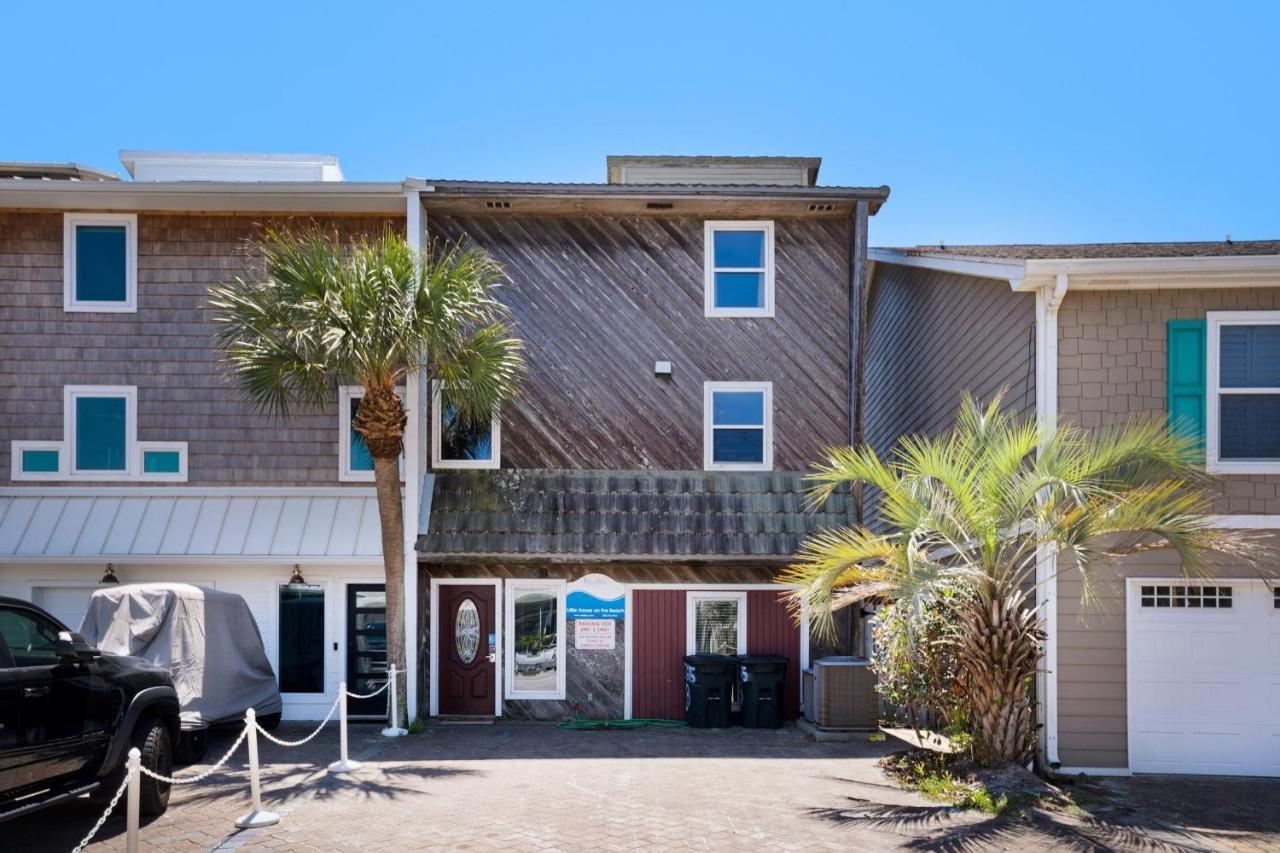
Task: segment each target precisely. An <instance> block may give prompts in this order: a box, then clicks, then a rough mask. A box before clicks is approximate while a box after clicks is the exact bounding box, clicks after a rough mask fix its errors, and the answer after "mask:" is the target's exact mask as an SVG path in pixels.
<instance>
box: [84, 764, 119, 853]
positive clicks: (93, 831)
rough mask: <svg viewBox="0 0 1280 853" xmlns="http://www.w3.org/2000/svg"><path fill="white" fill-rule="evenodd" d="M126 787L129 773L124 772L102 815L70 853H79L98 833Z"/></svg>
mask: <svg viewBox="0 0 1280 853" xmlns="http://www.w3.org/2000/svg"><path fill="white" fill-rule="evenodd" d="M128 787H129V774H128V773H126V774H125V775H124V779H123V781H121V782H120V787H119V788H118V789H116V793H115V796H114V797H112V798H111V802H109V803H107V810H106V811H105V812H103V813H102V817H100V818H98V822H97V823H95V824H94V825H93V829H91V830H89V834H88V835H86V836H85V837H84V838H83V839H81V840H80V843H79V844H77V845H76V846H75V847H74V848H72V850H71V853H80V851H82V850H84V848H85V847H87V846H88V845H89V842H90V841H92V840H93V837H94V836H95V835H97V834H98V830H99V829H102V825H103V824H104V823H106V822H107V818H109V817H111V813H112V812H113V811H115V808H116V804H117V803H119V802H120V798H121V797H122V796H124V791H125V789H126V788H128Z"/></svg>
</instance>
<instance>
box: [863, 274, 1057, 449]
mask: <svg viewBox="0 0 1280 853" xmlns="http://www.w3.org/2000/svg"><path fill="white" fill-rule="evenodd" d="M1034 328H1035V298H1034V296H1032V295H1031V294H1026V293H1014V292H1013V291H1012V290H1010V288H1009V285H1008V284H1007V283H1005V282H1003V281H992V280H990V279H981V278H975V277H972V276H965V275H958V274H955V273H945V272H938V271H935V270H926V269H920V268H916V267H903V266H896V265H893V264H885V263H878V264H876V265H875V271H874V273H873V276H872V284H871V294H870V299H869V305H868V334H867V353H868V355H867V371H866V398H865V417H864V420H863V426H864V430H865V437H866V440H867V442H868V443H869V444H870V445H871V446H872V447H874V448H875V449H876V450H878V451H881V452H884V451H886V450H888V449H889V448H891V447H892V446H893V444H894V442H895V441H897V439H898V437H899V436H902V435H908V434H913V433H923V434H927V435H934V434H937V433H939V432H941V431H943V430H945V429H947V428H948V427H949V426H950V425H951V423H952V422H953V420H954V418H955V413H956V409H957V407H958V406H959V405H960V399H961V397H962V395H963V394H964V392H966V391H968V392H969V393H971V394H973V395H974V396H975V397H977V398H978V399H980V400H988V399H990V398H991V397H992V396H993V395H995V394H996V393H997V392H998V391H1000V390H1001V389H1007V395H1006V397H1005V403H1006V408H1007V409H1009V410H1011V411H1015V412H1020V413H1022V414H1025V415H1027V416H1032V415H1034V413H1035V369H1034V365H1035V349H1034V343H1033V341H1034Z"/></svg>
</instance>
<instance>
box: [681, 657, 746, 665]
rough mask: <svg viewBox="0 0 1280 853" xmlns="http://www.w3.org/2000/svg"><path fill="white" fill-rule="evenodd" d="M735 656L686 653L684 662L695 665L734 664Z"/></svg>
mask: <svg viewBox="0 0 1280 853" xmlns="http://www.w3.org/2000/svg"><path fill="white" fill-rule="evenodd" d="M733 661H734V659H733V657H732V656H730V655H707V654H702V655H685V656H684V662H685V663H687V664H691V665H693V666H724V665H725V664H730V665H731V664H733Z"/></svg>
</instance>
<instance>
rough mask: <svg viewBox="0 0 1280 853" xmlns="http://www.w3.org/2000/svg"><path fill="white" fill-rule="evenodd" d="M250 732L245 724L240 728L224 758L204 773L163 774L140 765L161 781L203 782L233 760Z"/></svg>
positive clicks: (189, 783)
mask: <svg viewBox="0 0 1280 853" xmlns="http://www.w3.org/2000/svg"><path fill="white" fill-rule="evenodd" d="M248 734H249V727H248V726H245V727H244V728H243V729H241V730H240V737H238V738H236V742H235V743H233V744H231V748H230V749H228V750H227V751H226V753H225V754H224V755H223V756H222V758H220V759H218V763H217V764H215V765H213V766H212V767H210V768H209V769H208V770H206V771H204V772H203V773H199V774H197V775H195V776H162V775H160V774H159V773H156V772H153V771H151V770H148V769H147V767H146V765H140V766H141V767H142V772H143V773H145V774H147V775H148V776H150V777H151V778H152V779H155V780H157V781H159V782H167V783H168V784H170V785H191V784H194V783H196V782H203V781H204V780H205V779H208V778H209V777H210V776H212V775H213V774H214V773H216V772H218V769H219V768H220V767H222V765H224V764H226V763H227V762H228V761H229V760H231V756H232V755H233V754H235V751H236V750H237V749H239V748H240V744H242V743H244V739H245V737H246V736H247V735H248Z"/></svg>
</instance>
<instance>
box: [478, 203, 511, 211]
mask: <svg viewBox="0 0 1280 853" xmlns="http://www.w3.org/2000/svg"><path fill="white" fill-rule="evenodd" d="M484 206H485V207H487V208H489V209H490V210H510V209H511V202H509V201H486V202H485V203H484Z"/></svg>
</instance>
